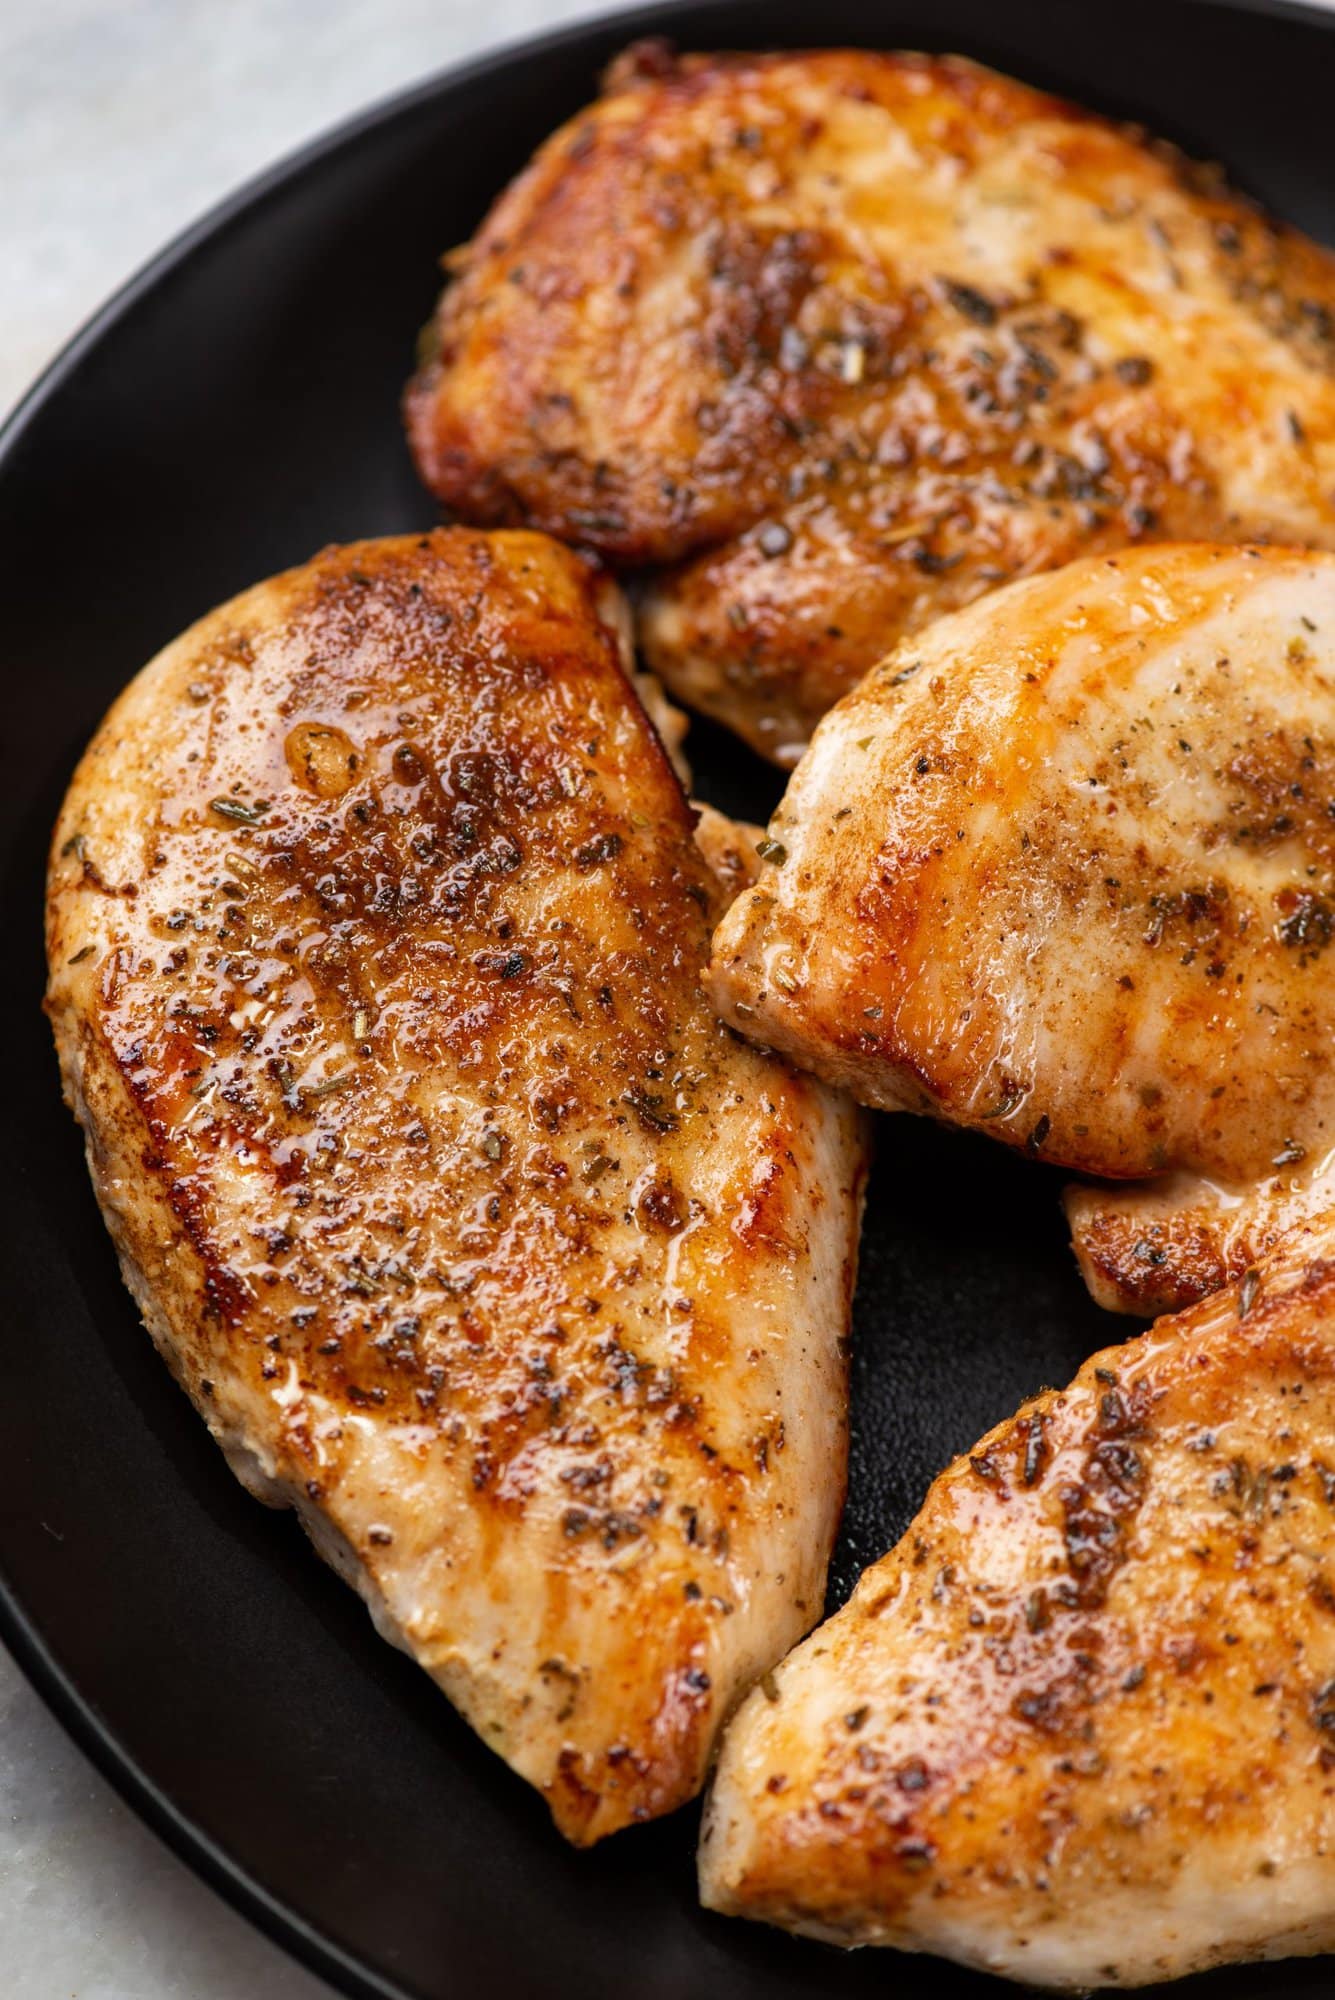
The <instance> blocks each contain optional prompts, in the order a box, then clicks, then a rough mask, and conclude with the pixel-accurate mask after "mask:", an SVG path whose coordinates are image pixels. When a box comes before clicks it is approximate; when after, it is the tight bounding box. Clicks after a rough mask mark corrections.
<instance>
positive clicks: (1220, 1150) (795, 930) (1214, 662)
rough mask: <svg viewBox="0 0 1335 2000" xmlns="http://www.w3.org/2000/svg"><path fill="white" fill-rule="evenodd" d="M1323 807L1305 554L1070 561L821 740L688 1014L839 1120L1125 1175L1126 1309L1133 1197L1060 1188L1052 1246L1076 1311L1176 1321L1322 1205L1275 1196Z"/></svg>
mask: <svg viewBox="0 0 1335 2000" xmlns="http://www.w3.org/2000/svg"><path fill="white" fill-rule="evenodd" d="M1332 799H1335V556H1331V555H1327V554H1324V553H1309V552H1306V551H1301V550H1282V549H1275V548H1266V549H1248V548H1231V547H1205V546H1185V547H1173V546H1169V545H1159V546H1156V547H1152V548H1148V549H1141V550H1128V551H1126V552H1125V553H1124V554H1122V555H1118V556H1105V557H1101V558H1098V559H1096V560H1093V559H1087V560H1085V561H1082V562H1079V563H1073V564H1070V565H1068V567H1067V568H1065V569H1062V570H1056V571H1053V572H1051V573H1049V574H1047V575H1044V576H1039V577H1033V578H1029V579H1027V580H1025V581H1023V582H1021V583H1018V584H1013V585H1011V586H1009V587H1008V588H1006V589H1003V590H998V591H996V592H993V593H992V595H991V596H989V597H988V598H986V599H984V600H983V601H982V602H981V603H979V604H977V605H974V606H972V607H970V608H969V609H968V610H967V611H965V612H961V613H958V614H956V615H955V616H954V617H952V618H949V619H942V620H939V621H938V622H937V624H936V625H935V626H933V627H932V629H931V630H930V631H928V632H925V633H923V634H921V635H920V636H919V637H918V638H917V639H916V640H914V641H912V642H911V643H909V644H906V645H905V646H904V647H902V648H901V649H900V650H899V652H897V653H895V654H892V655H891V657H890V658H889V659H888V660H887V661H886V662H884V663H883V665H882V666H880V667H878V668H876V669H874V670H873V672H872V673H870V674H868V675H867V676H866V678H865V679H864V680H863V681H862V683H861V684H860V685H859V687H858V688H856V689H855V690H854V691H853V692H852V693H851V694H850V695H847V696H845V698H844V700H843V701H842V702H840V703H839V704H838V705H837V707H835V708H834V709H833V710H831V712H830V714H829V715H827V716H826V717H825V718H824V720H823V721H822V723H821V725H820V727H819V728H818V730H817V732H816V735H815V737H814V738H813V740H812V743H811V747H810V749H809V750H808V752H807V754H806V756H805V758H804V759H803V761H802V764H801V765H800V766H799V768H798V770H797V771H796V772H795V773H794V775H793V777H792V779H791V780H790V782H789V785H788V789H787V792H786V794H785V797H784V800H783V802H782V804H781V805H780V807H779V808H778V810H777V811H776V813H775V815H774V817H773V819H772V820H771V822H770V827H769V839H768V841H767V845H766V852H767V854H768V856H769V862H768V865H767V866H766V867H765V869H764V874H763V879H762V880H761V881H760V882H759V883H758V885H757V886H755V887H754V888H752V889H750V890H747V891H745V892H743V894H742V895H740V896H739V897H738V898H737V900H736V901H735V902H734V903H733V904H732V905H731V907H730V908H729V910H728V912H727V913H726V915H725V917H724V919H723V921H722V923H721V924H720V926H719V928H718V930H717V932H716V933H715V937H714V949H713V958H712V961H711V966H710V972H709V980H710V987H711V991H712V993H713V995H714V998H715V1000H716V1002H717V1004H718V1005H719V1007H720V1008H721V1010H722V1011H723V1013H724V1014H725V1016H726V1017H727V1018H728V1019H729V1020H730V1021H732V1023H733V1025H734V1026H735V1027H737V1028H738V1030H739V1031H740V1032H741V1033H743V1034H746V1035H748V1036H751V1037H752V1038H754V1039H755V1040H756V1041H757V1042H759V1043H763V1044H764V1045H765V1046H767V1047H771V1048H776V1049H779V1050H781V1051H782V1052H783V1053H784V1054H786V1055H787V1056H788V1057H790V1059H791V1060H793V1061H795V1062H799V1063H801V1064H802V1065H803V1066H804V1067H806V1068H808V1069H811V1070H812V1071H814V1072H815V1073H816V1074H817V1075H820V1076H823V1077H825V1078H826V1080H827V1081H829V1082H831V1083H834V1084H836V1085H838V1086H840V1087H843V1088H846V1089H849V1090H851V1091H852V1092H853V1093H854V1095H856V1096H857V1097H858V1098H859V1099H860V1100H861V1101H862V1102H863V1103H867V1104H873V1105H878V1106H881V1107H883V1108H885V1109H890V1110H897V1109H898V1110H909V1111H916V1112H925V1113H928V1114H930V1115H933V1116H935V1117H938V1118H942V1119H945V1120H947V1121H949V1122H950V1123H952V1124H958V1125H963V1126H966V1127H969V1128H971V1129H973V1130H976V1131H979V1132H982V1133H985V1134H987V1135H990V1136H991V1137H993V1138H996V1139H1000V1140H1002V1141H1003V1142H1004V1143H1006V1144H1007V1145H1011V1146H1014V1147H1016V1148H1018V1149H1020V1150H1022V1151H1023V1152H1025V1153H1026V1154H1027V1155H1028V1156H1030V1157H1033V1158H1041V1159H1046V1160H1049V1161H1052V1162H1055V1163H1059V1164H1061V1165H1064V1166H1067V1167H1070V1168H1072V1169H1074V1170H1075V1171H1076V1172H1079V1173H1083V1174H1089V1175H1097V1176H1101V1177H1107V1178H1109V1179H1114V1180H1123V1181H1153V1183H1154V1190H1153V1191H1151V1190H1148V1189H1147V1190H1146V1191H1145V1192H1144V1195H1143V1197H1142V1198H1143V1200H1144V1201H1145V1202H1146V1203H1149V1204H1150V1205H1151V1206H1153V1205H1156V1204H1157V1205H1159V1206H1160V1207H1161V1208H1162V1209H1163V1213H1162V1214H1161V1215H1160V1216H1159V1219H1158V1222H1157V1224H1156V1225H1155V1228H1156V1230H1157V1236H1156V1238H1155V1241H1154V1242H1153V1243H1152V1244H1151V1251H1152V1254H1150V1255H1147V1257H1146V1259H1145V1260H1144V1267H1143V1276H1144V1278H1145V1279H1146V1281H1147V1282H1146V1285H1145V1288H1144V1290H1143V1291H1142V1292H1141V1293H1140V1295H1139V1296H1137V1295H1136V1284H1135V1272H1134V1269H1133V1266H1134V1263H1135V1257H1134V1251H1135V1245H1136V1244H1137V1243H1139V1242H1140V1241H1141V1240H1142V1238H1143V1237H1144V1234H1145V1230H1144V1229H1143V1228H1142V1229H1141V1231H1140V1233H1139V1234H1131V1236H1130V1242H1127V1240H1126V1238H1127V1235H1128V1233H1129V1232H1130V1231H1131V1230H1133V1229H1134V1228H1135V1222H1134V1219H1132V1217H1133V1210H1134V1204H1133V1203H1131V1202H1129V1201H1127V1200H1125V1199H1119V1198H1118V1197H1116V1196H1115V1195H1112V1194H1109V1195H1107V1196H1106V1198H1104V1197H1100V1196H1076V1197H1073V1200H1074V1201H1075V1204H1076V1212H1077V1213H1078V1215H1079V1226H1078V1231H1077V1234H1078V1239H1079V1240H1078V1248H1080V1250H1081V1253H1082V1256H1084V1258H1085V1261H1086V1270H1087V1274H1089V1275H1090V1276H1091V1277H1097V1276H1098V1274H1099V1273H1100V1272H1102V1278H1101V1279H1100V1280H1099V1286H1100V1289H1099V1295H1100V1296H1101V1297H1104V1298H1105V1300H1106V1302H1108V1303H1117V1304H1119V1305H1122V1306H1125V1307H1128V1308H1129V1309H1131V1310H1143V1309H1144V1307H1145V1306H1146V1305H1147V1304H1148V1305H1151V1306H1152V1305H1159V1304H1172V1305H1178V1304H1182V1303H1185V1302H1186V1301H1187V1300H1189V1299H1190V1298H1193V1297H1198V1296H1200V1290H1199V1289H1197V1288H1198V1287H1201V1288H1204V1289H1208V1288H1210V1286H1211V1285H1212V1284H1213V1283H1215V1282H1222V1280H1223V1279H1224V1278H1225V1277H1226V1276H1228V1275H1229V1273H1230V1272H1236V1271H1237V1270H1239V1269H1245V1268H1246V1265H1247V1263H1248V1262H1251V1261H1253V1260H1254V1258H1255V1257H1256V1256H1258V1255H1260V1254H1262V1252H1263V1251H1264V1250H1265V1249H1266V1248H1267V1247H1268V1245H1269V1244H1271V1243H1273V1242H1275V1241H1277V1240H1278V1239H1279V1236H1280V1235H1281V1234H1282V1233H1283V1230H1284V1228H1285V1227H1286V1215H1288V1216H1290V1217H1296V1216H1297V1215H1301V1214H1303V1213H1311V1212H1312V1211H1313V1209H1314V1207H1316V1206H1319V1203H1320V1199H1322V1198H1323V1197H1320V1196H1319V1195H1317V1196H1314V1195H1312V1194H1311V1191H1310V1190H1307V1191H1304V1189H1301V1188H1300V1189H1296V1190H1295V1188H1294V1187H1293V1186H1292V1185H1291V1177H1292V1176H1293V1175H1294V1174H1296V1173H1300V1172H1301V1173H1310V1172H1312V1171H1313V1170H1316V1169H1318V1168H1319V1167H1320V1164H1321V1163H1322V1162H1324V1161H1326V1159H1327V1157H1328V1156H1329V1155H1330V1154H1331V1152H1332V1150H1333V1149H1335V1067H1333V1066H1332V1061H1331V1047H1332V1035H1333V1034H1335V988H1332V984H1331V978H1330V963H1331V961H1330V955H1329V952H1330V946H1331V944H1332V942H1333V941H1335V823H1333V822H1332V817H1331V810H1330V804H1331V801H1332ZM1174 1173H1177V1174H1178V1175H1180V1176H1182V1177H1183V1178H1182V1179H1181V1180H1179V1181H1175V1182H1173V1183H1172V1184H1171V1186H1172V1189H1173V1190H1175V1193H1173V1195H1172V1198H1171V1199H1168V1200H1167V1201H1166V1203H1165V1199H1164V1182H1163V1178H1162V1177H1164V1176H1169V1175H1172V1174H1174ZM1186 1176H1196V1177H1199V1178H1203V1179H1204V1180H1206V1181H1209V1182H1213V1183H1216V1184H1218V1187H1217V1195H1216V1196H1213V1197H1209V1199H1208V1200H1207V1195H1208V1190H1206V1189H1203V1188H1202V1187H1200V1186H1199V1185H1195V1186H1193V1185H1188V1184H1187V1182H1186V1179H1185V1177H1186ZM1212 1204H1213V1206H1212ZM1184 1207H1185V1209H1186V1210H1187V1211H1188V1212H1187V1213H1185V1214H1182V1215H1179V1216H1177V1218H1176V1220H1174V1219H1173V1217H1172V1216H1171V1215H1170V1214H1169V1212H1168V1211H1169V1210H1170V1209H1174V1208H1176V1209H1182V1208H1184ZM1100 1216H1101V1217H1102V1218H1103V1219H1102V1220H1098V1219H1097V1218H1098V1217H1100ZM1142 1219H1144V1218H1142ZM1147 1226H1148V1225H1147ZM1159 1238H1162V1240H1161V1241H1159V1240H1158V1239H1159ZM1110 1239H1115V1241H1113V1240H1110ZM1159 1250H1162V1251H1163V1253H1164V1254H1163V1255H1162V1256H1160V1255H1159V1254H1158V1252H1159ZM1175 1257H1177V1259H1178V1261H1177V1262H1176V1263H1175V1262H1174V1258H1175ZM1110 1259H1111V1260H1112V1261H1115V1263H1116V1266H1117V1269H1118V1272H1119V1274H1120V1276H1119V1278H1118V1279H1117V1280H1116V1281H1114V1280H1113V1277H1112V1268H1111V1262H1110ZM1237 1259H1241V1262H1240V1263H1239V1262H1237V1261H1235V1260H1237ZM1123 1281H1125V1282H1123Z"/></svg>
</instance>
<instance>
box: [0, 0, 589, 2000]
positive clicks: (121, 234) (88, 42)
mask: <svg viewBox="0 0 1335 2000" xmlns="http://www.w3.org/2000/svg"><path fill="white" fill-rule="evenodd" d="M612 5H613V0H491V4H490V5H488V6H486V7H480V6H478V5H477V4H476V3H475V0H473V4H469V0H321V4H320V5H318V6H316V5H314V4H312V0H227V4H226V5H225V6H220V5H219V4H217V0H34V4H32V5H28V6H20V5H19V4H17V0H13V4H10V5H7V6H6V5H0V187H2V188H3V189H4V191H5V199H4V210H3V221H2V222H0V411H3V410H4V409H7V408H8V406H9V405H10V404H11V403H13V402H14V401H15V400H16V399H17V397H18V396H19V395H21V394H22V392H23V390H24V389H25V388H26V387H27V385H28V383H29V381H30V380H31V379H32V377H33V376H34V375H35V374H36V373H37V372H38V370H39V369H40V368H41V367H42V366H43V365H44V364H45V363H46V362H47V361H48V360H49V359H50V358H51V356H52V354H54V353H55V352H56V350H57V349H58V348H59V347H60V346H61V344H62V343H63V342H64V341H65V340H66V339H67V338H68V336H69V335H70V334H71V333H72V332H73V331H74V330H75V329H76V328H77V326H78V325H79V324H80V322H81V321H83V320H84V319H86V318H87V316H88V315H89V313H91V312H92V311H94V310H95V308H96V307H97V306H98V305H99V304H100V303H101V302H102V300H103V299H104V298H105V297H106V296H107V294H108V293H109V292H111V291H112V290H113V289H114V288H115V287H116V286H117V285H119V284H120V283H121V281H122V280H123V279H124V278H126V277H128V276H129V275H130V273H131V272H133V271H134V270H135V269H136V268H137V267H138V266H139V265H140V264H142V263H143V262H144V260H145V259H146V258H148V257H150V256H152V254H153V253H154V251H156V250H157V249H158V248H159V246H160V245H161V244H162V243H164V242H165V241H166V240H167V239H168V238H169V237H170V236H172V235H174V234H175V232H176V231H177V230H179V229H181V228H183V227H184V226H185V225H186V224H187V223H189V222H191V221H192V220H193V219H194V217H195V216H196V215H197V214H199V213H200V211H201V210H203V209H205V208H207V207H208V206H209V205H210V204H211V203H213V202H215V201H217V200H218V199H219V198H220V197H221V196H222V195H224V194H226V193H227V192H228V190H229V189H230V188H232V187H234V186H235V185H236V184H237V183H238V182H239V181H242V180H244V179H245V178H246V177H247V176H248V175H250V174H252V173H255V172H256V171H257V170H258V169H260V168H261V167H264V166H266V165H267V164H268V163H269V162H270V161H271V160H274V159H277V158H279V157H280V156H281V155H282V154H283V153H285V152H287V151H289V150H290V149H291V148H292V147H294V146H297V145H299V144H300V143H301V142H302V141H303V140H305V139H307V138H310V137H312V136H313V135H314V134H316V133H318V132H320V131H322V130H323V129H325V128H326V127H327V126H329V125H331V124H333V123H335V122H336V121H337V120H338V119H340V118H343V117H345V116H347V115H348V114H349V113H351V112H353V111H356V110H358V109H359V108H361V107H362V106H363V105H365V104H368V103H371V102H373V101H374V100H375V99H376V98H377V97H380V96H383V95H385V94H386V93H387V92H390V91H392V90H395V89H397V88H398V87H399V86H400V85H402V84H406V83H410V82H412V81H413V80H414V79H415V78H417V77H419V76H423V75H426V74H428V73H429V72H430V71H432V70H434V69H439V68H441V67H442V66H444V65H445V64H447V63H451V62H454V61H457V60H458V59H460V58H461V57H464V56H468V55H472V54H474V53H475V52H477V51H478V50H480V49H482V48H484V47H490V46H494V45H497V44H500V43H503V42H506V41H512V40H515V39H518V38H519V37H521V36H523V35H526V34H530V33H533V32H535V31H536V30H538V29H540V28H542V27H545V26H549V25H554V24H555V23H557V22H559V21H562V20H570V19H575V18H577V17H579V16H580V15H581V14H584V15H587V14H591V13H598V12H604V11H610V9H611V7H612ZM0 1968H2V1969H0V1990H2V1991H3V1993H4V1996H5V2000H321V1996H322V1995H323V1996H325V2000H328V1989H327V1988H326V1987H325V1986H324V1985H323V1984H322V1983H321V1982H320V1981H319V1980H316V1979H313V1978H311V1977H310V1976H309V1975H307V1974H306V1973H304V1972H303V1971H301V1970H300V1969H299V1968H298V1967H297V1966H295V1965H294V1964H293V1963H292V1962H291V1960H289V1959H288V1958H287V1957H285V1956H284V1954H283V1953H281V1952H280V1951H278V1950H277V1949H276V1948H275V1947H274V1946H273V1945H271V1944H270V1943H269V1942H268V1941H267V1939H265V1938H263V1937H261V1936H260V1934H259V1933H258V1932H257V1931H254V1930H252V1929H251V1927H250V1925H249V1924H247V1923H246V1922H245V1921H244V1919H242V1918H241V1917H238V1916H236V1915H234V1914H233V1912H232V1911H231V1910H230V1909H229V1908H228V1907H227V1906H226V1905H225V1904H224V1903H223V1902H222V1901H221V1900H220V1899H219V1898H218V1897H217V1896H215V1895H214V1893H213V1891H212V1890H210V1889H207V1888H205V1887H204V1886H203V1884H202V1883H200V1882H198V1881H196V1880H195V1878H194V1877H193V1876H192V1875H191V1874H190V1873H189V1871H188V1870H187V1869H186V1868H184V1867H183V1866H182V1865H181V1863H180V1862H178V1861H177V1860H176V1859H175V1858H174V1856H172V1855H171V1854H170V1853H169V1852H168V1851H167V1849H166V1848H165V1847H164V1846H163V1845H162V1844H161V1843H160V1842H159V1841H158V1839H157V1838H156V1836H155V1835H153V1834H151V1833H149V1832H148V1831H147V1829H146V1828H144V1827H143V1826H141V1825H140V1824H139V1822H138V1821H137V1820H136V1819H135V1818H134V1816H133V1815H132V1814H131V1813H130V1812H129V1811H128V1809H127V1808H126V1807H125V1806H123V1805H122V1804H121V1802H120V1800H119V1799H118V1798H117V1797H116V1795H115V1794H114V1793H113V1792H112V1791H111V1789H110V1787H109V1786H108V1785H106V1784H105V1783H104V1781H103V1780H102V1779H101V1778H100V1777H99V1776H98V1774H97V1773H96V1772H95V1771H94V1770H93V1768H92V1766H91V1765H90V1764H88V1763H87V1762H86V1760H85V1759H84V1757H83V1755H82V1754H81V1752H80V1751H78V1750H76V1749H75V1747H74V1746H73V1744H72V1743H71V1742H70V1741H69V1740H68V1738H67V1737H66V1736H65V1735H64V1733H63V1731H62V1730H61V1729H60V1727H59V1726H58V1724H57V1723H55V1722H54V1721H53V1720H52V1718H51V1717H50V1716H49V1715H48V1714H47V1712H46V1710H45V1709H44V1708H43V1706H42V1704H41V1703H40V1702H39V1701H38V1699H37V1697H36V1695H35V1694H33V1692H32V1691H31V1689H30V1688H29V1687H28V1685H27V1683H26V1682H25V1681H24V1680H23V1679H22V1677H21V1676H20V1674H19V1672H18V1669H17V1668H16V1667H15V1666H14V1664H13V1662H12V1661H11V1660H10V1659H9V1657H8V1656H7V1655H6V1654H5V1653H4V1652H3V1651H2V1650H0Z"/></svg>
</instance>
